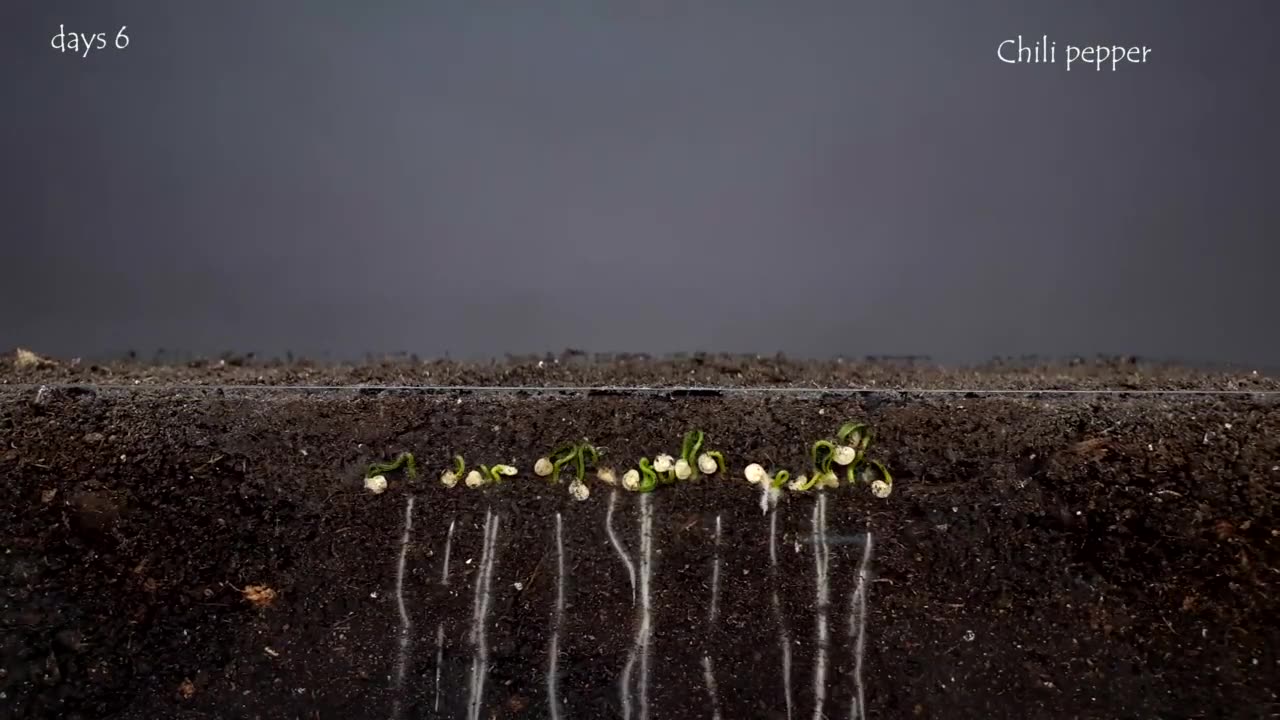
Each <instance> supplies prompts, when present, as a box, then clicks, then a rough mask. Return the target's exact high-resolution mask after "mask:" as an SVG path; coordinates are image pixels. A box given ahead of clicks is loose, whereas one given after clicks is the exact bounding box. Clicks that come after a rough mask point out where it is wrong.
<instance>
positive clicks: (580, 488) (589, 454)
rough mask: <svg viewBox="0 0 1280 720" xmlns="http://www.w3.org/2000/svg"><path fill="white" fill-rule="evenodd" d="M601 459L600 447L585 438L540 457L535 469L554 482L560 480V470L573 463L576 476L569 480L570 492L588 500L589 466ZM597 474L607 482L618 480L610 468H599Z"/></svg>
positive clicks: (575, 496)
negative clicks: (587, 480) (587, 479)
mask: <svg viewBox="0 0 1280 720" xmlns="http://www.w3.org/2000/svg"><path fill="white" fill-rule="evenodd" d="M599 461H600V449H599V448H597V447H595V446H594V445H592V444H591V443H589V442H587V441H586V440H583V441H582V442H579V443H569V444H564V445H560V446H559V447H557V448H556V449H555V450H554V451H552V453H551V454H550V455H548V456H546V457H541V458H538V461H537V462H536V463H534V466H533V470H534V472H535V473H537V474H538V475H539V476H542V477H550V478H551V481H552V482H559V481H560V472H561V471H562V470H563V469H564V468H565V467H566V466H569V465H571V464H572V467H573V470H574V478H573V480H572V481H570V482H569V494H570V495H572V496H573V497H574V499H576V500H586V499H587V498H588V497H589V496H590V495H591V490H590V489H589V488H588V487H587V482H586V478H587V466H588V465H591V466H592V467H595V466H596V464H597V463H598V462H599ZM596 476H597V477H599V478H600V479H601V480H603V481H605V482H611V483H612V482H617V478H616V477H615V476H614V475H613V471H612V470H609V469H608V468H597V470H596Z"/></svg>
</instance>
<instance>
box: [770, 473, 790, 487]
mask: <svg viewBox="0 0 1280 720" xmlns="http://www.w3.org/2000/svg"><path fill="white" fill-rule="evenodd" d="M790 479H791V473H789V472H787V471H786V470H779V471H778V474H777V475H774V476H773V481H772V482H770V483H769V487H771V488H773V489H774V490H777V489H778V488H781V487H782V486H783V485H786V484H787V481H788V480H790Z"/></svg>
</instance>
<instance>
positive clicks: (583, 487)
mask: <svg viewBox="0 0 1280 720" xmlns="http://www.w3.org/2000/svg"><path fill="white" fill-rule="evenodd" d="M569 494H570V495H572V496H573V499H574V500H586V499H587V496H589V495H591V490H589V489H588V488H587V484H586V483H584V482H582V481H581V480H574V481H573V482H571V483H569Z"/></svg>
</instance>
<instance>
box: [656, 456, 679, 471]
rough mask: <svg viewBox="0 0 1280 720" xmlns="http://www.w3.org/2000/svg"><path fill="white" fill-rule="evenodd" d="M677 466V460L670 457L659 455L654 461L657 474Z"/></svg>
mask: <svg viewBox="0 0 1280 720" xmlns="http://www.w3.org/2000/svg"><path fill="white" fill-rule="evenodd" d="M674 465H675V459H674V458H672V457H671V456H670V455H659V456H658V457H656V458H654V459H653V469H654V471H655V472H660V473H664V472H667V471H668V470H670V469H671V468H672V467H673V466H674Z"/></svg>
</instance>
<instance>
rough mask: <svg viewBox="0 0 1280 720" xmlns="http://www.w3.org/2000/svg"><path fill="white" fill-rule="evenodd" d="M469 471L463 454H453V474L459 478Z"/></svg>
mask: <svg viewBox="0 0 1280 720" xmlns="http://www.w3.org/2000/svg"><path fill="white" fill-rule="evenodd" d="M466 472H467V461H466V460H463V459H462V456H461V455H454V456H453V474H454V475H455V476H456V477H458V478H459V479H461V478H462V476H463V475H464V474H466Z"/></svg>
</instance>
